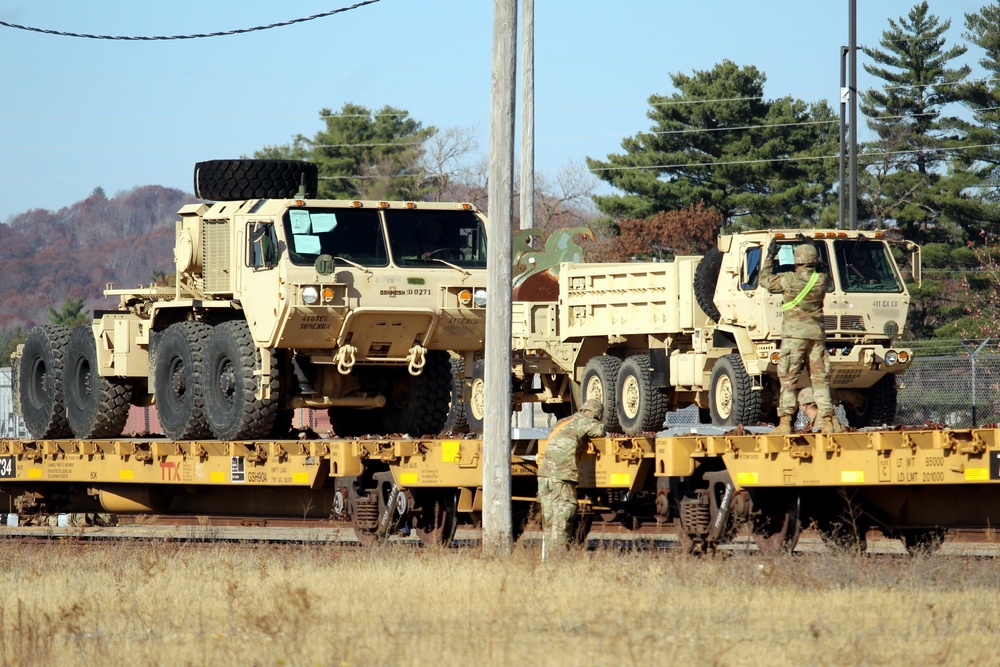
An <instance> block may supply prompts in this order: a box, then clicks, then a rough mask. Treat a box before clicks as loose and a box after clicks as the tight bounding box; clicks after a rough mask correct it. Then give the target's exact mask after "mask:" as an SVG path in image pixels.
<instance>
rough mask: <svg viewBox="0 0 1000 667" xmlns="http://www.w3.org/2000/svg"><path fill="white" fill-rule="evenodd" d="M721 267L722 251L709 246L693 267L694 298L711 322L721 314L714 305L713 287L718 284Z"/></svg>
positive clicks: (716, 320)
mask: <svg viewBox="0 0 1000 667" xmlns="http://www.w3.org/2000/svg"><path fill="white" fill-rule="evenodd" d="M721 268H722V251H721V250H719V249H718V248H709V250H708V252H706V253H705V255H704V256H703V257H702V258H701V261H700V262H698V266H696V267H695V269H694V298H695V300H696V301H697V302H698V305H699V306H701V309H702V310H704V311H705V314H706V315H708V316H709V317H710V318H712V321H713V322H718V321H719V318H720V317H721V316H722V315H721V313H719V309H718V307H716V305H715V288H716V286H717V285H718V284H719V270H720V269H721Z"/></svg>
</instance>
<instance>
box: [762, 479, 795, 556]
mask: <svg viewBox="0 0 1000 667" xmlns="http://www.w3.org/2000/svg"><path fill="white" fill-rule="evenodd" d="M753 501H754V511H753V515H752V518H751V521H750V533H751V535H753V541H754V543H755V544H756V545H757V548H758V549H759V550H760V551H761V552H762V553H764V554H766V555H768V556H776V555H778V554H782V553H789V554H790V553H792V552H793V551H795V545H796V544H798V542H799V534H800V533H801V532H802V521H801V515H800V512H799V499H798V496H794V497H784V496H783V495H782V496H781V497H767V496H763V495H761V494H760V493H759V492H758V494H755V495H754V497H753Z"/></svg>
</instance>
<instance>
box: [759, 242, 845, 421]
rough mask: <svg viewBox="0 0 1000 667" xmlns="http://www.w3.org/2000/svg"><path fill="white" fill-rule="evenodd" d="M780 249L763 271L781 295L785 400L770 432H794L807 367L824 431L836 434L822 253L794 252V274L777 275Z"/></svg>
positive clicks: (774, 248) (808, 248)
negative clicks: (799, 387) (798, 389)
mask: <svg viewBox="0 0 1000 667" xmlns="http://www.w3.org/2000/svg"><path fill="white" fill-rule="evenodd" d="M778 250H779V246H778V243H777V241H776V240H772V241H771V245H770V246H769V247H768V250H767V255H766V257H765V258H764V262H763V264H762V265H761V271H760V284H761V285H763V286H764V287H765V288H767V289H769V290H770V291H772V292H778V291H780V292H781V294H782V304H781V309H782V311H783V315H782V321H781V355H780V357H779V359H778V380H779V381H780V383H781V398H780V401H779V404H778V418H779V423H778V426H777V428H775V429H774V430H773V431H771V433H773V434H775V435H788V434H790V433H791V432H792V419H793V418H794V416H795V413H796V412H797V411H798V405H797V402H796V390H795V385H796V383H797V382H798V379H799V375H800V374H801V373H802V371H803V369H804V368H805V367H806V366H807V365H808V368H809V378H810V381H811V383H812V390H813V394H814V395H815V400H816V407H817V409H818V410H819V417H820V419H821V420H822V429H821V432H823V433H836V432H838V431H839V430H841V429H840V424H839V423H838V422H837V421H836V416H835V415H834V410H833V400H832V399H831V397H830V358H829V356H828V355H827V351H826V332H825V330H824V328H823V299H824V297H825V296H826V291H827V286H828V285H829V283H830V277H829V275H827V273H826V272H825V271H824V270H821V268H820V266H819V253H818V252H817V250H816V247H815V246H814V245H813V244H812V243H802V244H800V245H798V246H796V247H795V251H794V255H793V258H794V263H795V270H794V271H791V272H786V273H779V274H775V273H774V260H775V259H776V258H777V256H778Z"/></svg>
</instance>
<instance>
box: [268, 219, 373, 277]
mask: <svg viewBox="0 0 1000 667" xmlns="http://www.w3.org/2000/svg"><path fill="white" fill-rule="evenodd" d="M284 225H285V238H286V239H288V255H289V257H290V258H291V260H292V264H298V265H300V266H312V265H313V264H314V263H315V262H316V258H317V257H319V256H320V255H323V254H326V255H330V256H332V257H337V258H343V259H346V260H350V261H351V262H354V263H356V264H361V265H362V266H388V265H389V254H388V252H386V246H385V237H384V236H383V235H382V224H381V221H380V220H379V216H378V211H376V210H373V209H367V210H366V209H349V208H293V209H290V210H289V211H288V213H286V214H285V219H284Z"/></svg>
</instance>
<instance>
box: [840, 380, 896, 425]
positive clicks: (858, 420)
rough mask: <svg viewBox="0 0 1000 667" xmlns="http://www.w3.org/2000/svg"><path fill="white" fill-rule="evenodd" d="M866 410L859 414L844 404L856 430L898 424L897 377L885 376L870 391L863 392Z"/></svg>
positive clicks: (849, 420) (848, 419) (851, 423)
mask: <svg viewBox="0 0 1000 667" xmlns="http://www.w3.org/2000/svg"><path fill="white" fill-rule="evenodd" d="M861 395H862V396H863V398H864V410H863V412H858V411H857V410H854V409H853V408H852V407H851V406H850V404H848V403H846V402H845V403H844V412H845V414H846V416H847V421H848V423H849V424H850V425H851V426H853V427H854V428H865V427H867V426H882V425H883V424H888V425H890V426H891V425H892V424H895V423H896V396H897V389H896V376H895V375H883V376H882V377H881V378H879V380H878V382H876V383H875V384H873V385H872V386H871V388H870V389H868V390H864V391H861Z"/></svg>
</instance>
